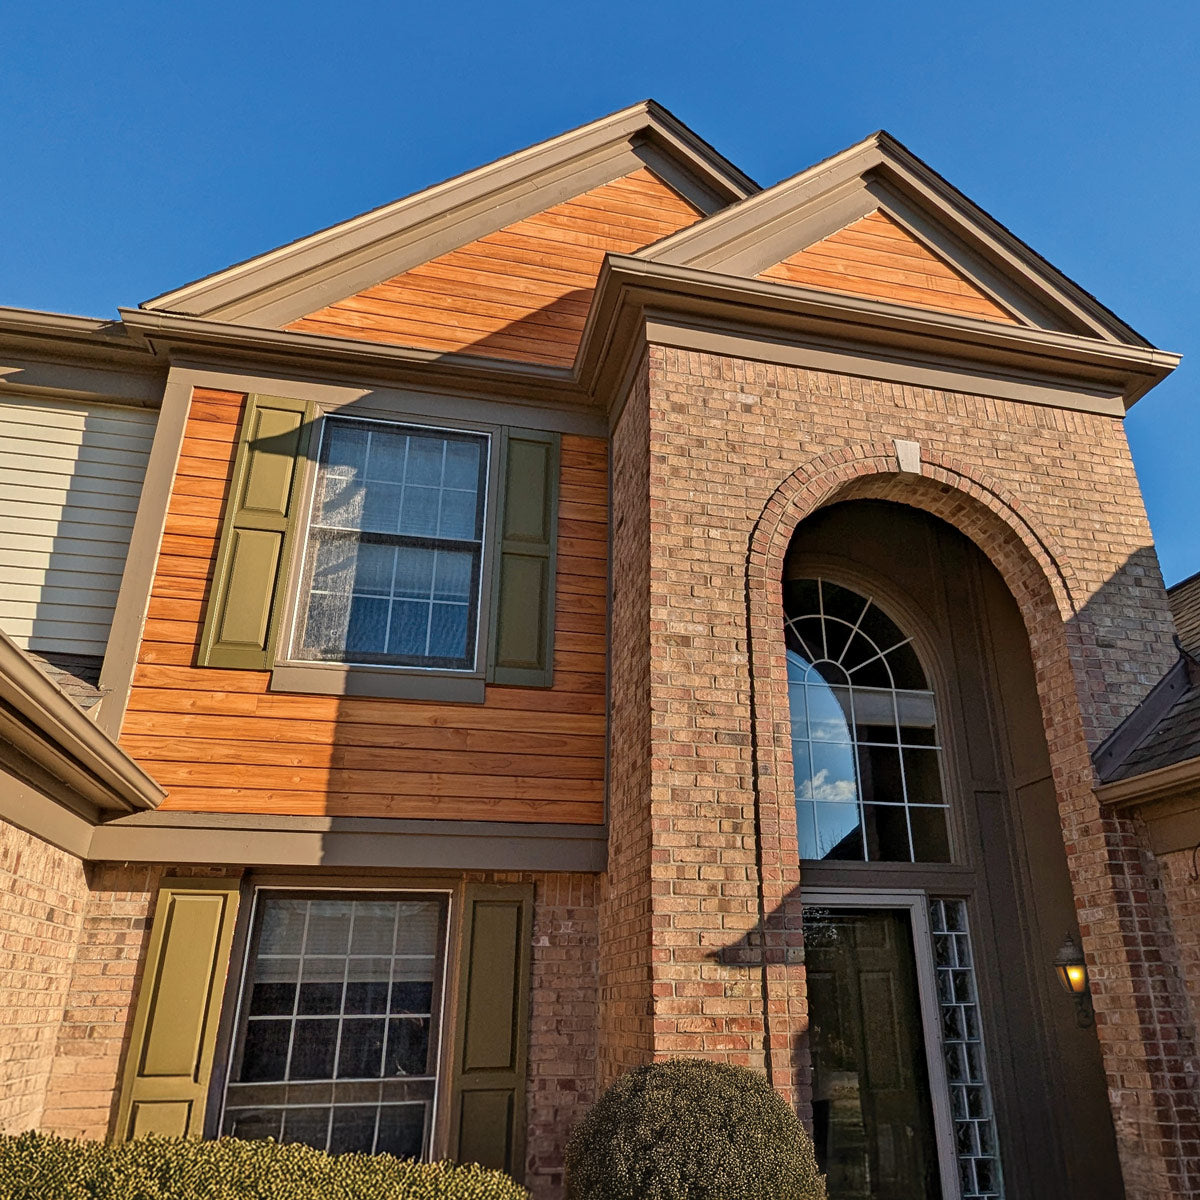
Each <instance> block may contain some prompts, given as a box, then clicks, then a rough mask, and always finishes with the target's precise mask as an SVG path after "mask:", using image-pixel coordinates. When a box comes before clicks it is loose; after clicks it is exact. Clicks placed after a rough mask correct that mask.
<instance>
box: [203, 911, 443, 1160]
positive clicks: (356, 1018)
mask: <svg viewBox="0 0 1200 1200" xmlns="http://www.w3.org/2000/svg"><path fill="white" fill-rule="evenodd" d="M445 942H446V903H445V900H444V899H443V898H441V897H436V896H411V895H410V896H405V897H403V898H391V897H387V896H376V897H363V898H361V899H360V898H356V897H353V896H346V895H345V894H343V895H341V896H331V895H321V896H312V897H304V896H294V895H293V896H289V895H267V894H260V897H259V900H258V903H257V906H256V928H255V931H254V935H253V937H252V942H251V944H252V947H253V949H252V952H251V962H250V965H249V967H248V972H249V977H248V979H247V981H246V987H245V990H244V996H243V1001H242V1003H243V1006H244V1007H243V1011H242V1013H241V1015H240V1019H239V1031H238V1033H237V1036H236V1041H235V1046H234V1059H233V1061H234V1062H235V1064H238V1069H237V1070H236V1071H235V1073H234V1076H233V1077H232V1078H231V1079H230V1080H229V1082H228V1086H227V1092H226V1114H225V1119H224V1122H223V1129H224V1130H225V1131H226V1132H229V1131H231V1130H234V1129H236V1130H238V1131H239V1132H240V1133H242V1134H243V1136H255V1137H258V1136H262V1137H275V1138H280V1137H281V1138H282V1140H284V1141H299V1142H305V1143H306V1144H308V1145H313V1146H316V1147H318V1148H319V1149H327V1148H332V1149H341V1150H351V1149H356V1150H361V1151H363V1152H364V1153H370V1152H373V1151H376V1150H378V1151H384V1150H396V1151H402V1152H403V1153H406V1154H409V1155H420V1154H422V1153H424V1152H425V1150H426V1149H427V1144H426V1139H427V1138H428V1136H429V1127H430V1123H431V1118H430V1113H431V1111H432V1107H431V1106H432V1103H433V1095H434V1087H435V1082H436V1081H435V1079H434V1075H433V1072H434V1070H435V1064H436V1061H437V1057H438V1029H437V1013H436V1008H437V995H436V993H437V984H438V981H439V980H440V979H441V977H442V972H443V970H444V952H445ZM293 1003H294V1004H295V1005H296V1007H297V1009H298V1012H297V1014H296V1015H293V1010H292V1004H293ZM377 1127H378V1129H379V1131H380V1132H379V1135H378V1139H379V1140H378V1144H377V1138H376V1128H377Z"/></svg>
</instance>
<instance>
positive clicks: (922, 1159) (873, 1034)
mask: <svg viewBox="0 0 1200 1200" xmlns="http://www.w3.org/2000/svg"><path fill="white" fill-rule="evenodd" d="M804 943H805V966H806V972H807V978H808V999H809V1049H810V1052H811V1055H812V1069H813V1079H812V1086H813V1105H812V1107H813V1139H814V1141H815V1143H816V1150H817V1161H818V1163H819V1164H820V1166H821V1170H822V1171H824V1172H825V1173H826V1176H827V1186H828V1190H829V1195H830V1197H831V1200H941V1196H942V1190H941V1186H940V1182H939V1172H938V1155H937V1143H936V1135H935V1131H934V1125H933V1107H932V1102H931V1098H930V1091H929V1078H928V1067H927V1063H926V1058H925V1044H924V1035H923V1032H922V1025H921V1014H920V1000H919V996H918V991H917V973H916V961H915V956H914V952H913V941H912V928H911V922H910V919H909V914H908V912H907V911H906V910H899V909H897V910H892V909H826V908H819V907H814V906H808V907H806V908H805V910H804Z"/></svg>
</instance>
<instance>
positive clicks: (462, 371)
mask: <svg viewBox="0 0 1200 1200" xmlns="http://www.w3.org/2000/svg"><path fill="white" fill-rule="evenodd" d="M121 315H122V317H123V319H124V320H125V323H126V324H127V325H128V327H129V329H130V331H131V333H132V334H133V335H134V336H135V337H137V338H140V339H142V340H143V341H145V343H146V344H147V345H148V346H150V347H151V348H152V349H153V351H154V352H155V353H156V354H158V355H160V356H162V357H163V358H164V359H168V360H170V361H171V362H186V363H188V364H191V365H205V366H225V365H240V366H250V367H253V368H254V369H255V370H256V371H261V370H263V369H265V368H268V367H269V368H273V369H275V370H277V371H278V372H279V373H280V375H281V377H284V378H286V377H287V376H288V375H289V374H295V373H297V372H303V373H308V372H311V373H314V374H316V373H320V374H322V375H323V376H325V377H327V378H329V379H330V380H345V381H347V382H354V383H389V384H413V385H418V386H421V387H435V388H437V387H441V388H449V389H452V390H460V389H464V388H466V389H471V390H474V391H483V392H486V393H489V394H492V395H496V396H504V397H510V396H515V397H519V398H522V399H526V400H531V401H535V402H540V403H547V404H554V405H563V406H567V407H578V406H579V405H581V404H582V405H586V404H587V403H588V397H587V395H586V394H585V393H584V392H583V391H582V390H581V389H580V388H579V385H578V382H577V376H576V373H575V372H574V371H572V370H571V369H570V368H566V367H550V366H544V365H541V364H538V363H522V362H518V361H515V360H509V359H501V358H485V357H482V356H479V355H472V354H457V353H443V352H440V351H436V350H423V349H420V348H416V347H409V346H395V345H390V344H384V343H380V342H367V341H355V340H352V339H349V338H338V337H326V336H324V335H322V334H312V333H297V332H293V331H290V330H281V329H259V328H255V327H253V326H247V325H229V324H225V323H224V322H221V321H207V320H203V319H201V318H198V317H188V316H183V315H180V314H177V313H151V312H145V311H144V310H141V309H122V310H121Z"/></svg>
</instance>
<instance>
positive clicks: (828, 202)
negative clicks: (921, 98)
mask: <svg viewBox="0 0 1200 1200" xmlns="http://www.w3.org/2000/svg"><path fill="white" fill-rule="evenodd" d="M873 184H874V185H875V187H874V188H872V185H873ZM880 184H882V185H884V190H881V189H880V188H879V186H878V185H880ZM886 189H892V190H893V191H894V192H895V193H896V194H897V195H899V196H900V197H902V198H903V199H907V200H908V201H909V202H910V203H912V204H915V205H916V206H917V208H918V210H921V211H923V212H925V213H927V214H929V217H930V219H931V220H932V223H933V224H934V225H939V226H944V227H945V228H946V230H947V231H948V232H949V233H950V234H952V235H953V236H954V237H956V238H958V239H959V240H960V241H961V242H962V243H963V245H964V246H965V247H966V249H967V250H968V251H969V255H968V256H967V257H965V258H963V257H959V260H958V261H957V262H956V264H955V265H957V266H958V267H959V268H960V269H961V270H963V271H964V272H965V273H966V274H968V276H971V277H972V278H974V279H975V280H976V282H977V283H978V284H979V286H980V287H982V288H983V290H985V291H987V292H988V293H989V294H991V295H993V296H994V297H995V298H996V299H997V301H998V302H999V303H1001V304H1002V305H1003V306H1004V307H1006V308H1008V309H1009V310H1010V311H1013V312H1014V315H1016V316H1018V318H1019V319H1025V320H1027V321H1029V322H1030V323H1032V324H1035V325H1038V324H1040V325H1043V326H1044V325H1045V324H1046V321H1045V319H1044V318H1041V319H1039V314H1038V311H1037V310H1038V309H1044V310H1046V311H1047V312H1049V313H1052V314H1055V315H1056V316H1057V317H1058V318H1059V320H1060V321H1061V322H1062V323H1063V324H1064V325H1066V326H1067V328H1068V329H1069V330H1071V331H1073V332H1078V333H1084V334H1089V333H1090V334H1091V335H1092V336H1094V337H1098V338H1103V339H1104V340H1107V341H1111V342H1117V343H1121V344H1123V345H1149V343H1148V342H1146V340H1145V339H1144V338H1143V337H1142V336H1141V335H1140V334H1139V333H1137V332H1136V331H1135V330H1134V329H1132V328H1131V327H1130V326H1128V325H1127V324H1125V323H1124V322H1123V321H1121V320H1120V319H1119V318H1118V317H1116V316H1115V315H1114V314H1113V313H1112V312H1111V311H1110V310H1109V309H1107V308H1105V307H1104V305H1102V304H1101V303H1100V302H1099V301H1098V300H1096V299H1095V297H1093V296H1092V295H1090V294H1089V293H1088V292H1087V291H1086V290H1084V289H1083V288H1081V287H1080V286H1079V285H1078V284H1076V283H1075V282H1074V281H1072V280H1071V279H1069V278H1068V277H1067V276H1066V275H1064V274H1063V273H1062V272H1061V271H1059V270H1058V269H1057V268H1055V267H1054V266H1052V265H1051V264H1050V263H1049V262H1047V261H1046V259H1044V258H1043V257H1042V256H1041V255H1039V254H1038V253H1037V252H1036V251H1034V250H1033V249H1032V248H1031V247H1029V246H1028V245H1027V244H1026V243H1024V242H1022V241H1021V240H1020V239H1019V238H1018V237H1016V236H1015V235H1014V234H1013V233H1011V232H1010V231H1009V230H1008V229H1006V228H1005V227H1004V226H1003V225H1002V224H1000V222H998V221H997V220H995V218H993V217H991V216H990V215H989V214H988V213H986V212H984V210H983V209H981V208H980V207H979V206H978V205H976V204H974V203H973V202H972V201H971V200H970V199H968V198H967V197H966V196H964V195H963V194H962V193H961V192H960V191H958V189H957V188H955V187H954V186H953V185H951V184H950V183H948V182H947V181H946V180H945V179H944V178H942V176H940V175H939V174H938V173H937V172H936V171H934V170H933V169H932V168H931V167H929V166H928V165H927V164H926V163H924V162H922V161H921V159H919V158H918V157H917V156H916V155H915V154H913V153H912V152H911V151H910V150H908V149H907V147H905V146H903V145H902V144H901V143H900V142H898V141H896V139H895V138H893V137H891V136H890V135H889V134H887V133H885V132H882V131H880V132H878V133H874V134H872V135H871V136H870V137H868V138H866V139H864V140H863V141H862V142H859V143H857V144H856V145H854V146H850V147H848V148H847V149H846V150H843V151H842V152H841V153H839V154H836V155H833V156H832V157H831V158H828V159H826V160H824V161H823V162H820V163H818V164H816V165H815V166H813V167H810V168H808V169H807V170H805V171H802V172H800V173H799V174H798V175H794V176H792V177H791V178H789V179H786V180H784V181H782V182H781V183H778V184H775V185H774V186H773V187H770V188H767V189H765V190H764V191H762V192H760V193H758V194H757V195H755V196H751V197H750V198H749V199H747V200H744V201H742V202H741V203H739V204H736V205H732V206H731V207H729V208H727V209H725V210H723V211H722V212H720V213H717V214H715V215H714V216H712V217H709V218H707V219H705V220H704V221H701V222H699V223H698V224H696V225H694V226H691V227H689V228H688V229H684V230H681V231H680V232H679V233H676V234H672V235H671V236H670V237H668V238H664V239H662V240H661V241H659V242H656V243H655V244H654V245H652V246H649V247H647V248H645V249H644V250H641V251H639V252H638V254H637V257H640V258H645V259H647V260H651V261H655V262H663V263H670V264H674V265H678V266H692V267H706V268H708V269H709V270H714V271H722V272H725V273H742V274H749V275H757V274H758V273H759V272H760V271H762V270H764V269H765V268H766V267H767V266H769V265H771V263H772V262H775V261H779V260H780V259H781V258H782V257H786V255H787V253H789V252H790V251H789V249H788V248H787V243H788V242H789V241H790V242H791V243H792V246H791V249H793V250H794V249H798V248H800V247H799V243H804V244H812V242H814V241H819V240H821V238H823V237H827V236H828V235H829V234H830V233H832V232H835V230H836V229H837V228H843V227H844V226H845V225H846V224H849V223H850V222H851V221H853V220H856V219H858V217H859V216H863V215H865V214H866V212H868V211H870V210H871V209H874V208H885V209H887V208H889V207H890V206H889V203H888V201H889V198H890V197H889V194H888V191H887V190H886ZM856 195H857V196H858V202H857V204H856V203H855V197H856ZM866 196H870V197H871V198H872V199H871V201H867V200H866V198H865V197H866ZM868 203H869V207H867V205H868ZM829 213H832V214H835V215H836V216H837V217H838V218H839V221H840V223H839V222H838V221H833V222H831V221H830V220H829V219H828V216H827V214H829ZM894 215H896V216H898V217H899V219H901V220H902V222H903V223H905V224H908V225H910V227H911V226H912V220H911V215H910V214H906V213H905V212H904V211H903V210H902V209H901V211H898V212H897V213H895V214H894ZM906 218H907V219H906ZM798 224H799V225H807V226H808V227H807V228H805V229H803V230H798V229H797V225H798ZM914 232H915V233H916V234H917V235H918V236H919V237H921V240H924V241H928V240H929V238H928V232H927V231H923V230H921V229H920V228H916V229H915V230H914ZM932 248H934V249H936V250H939V251H941V252H943V253H944V252H945V249H946V247H943V246H941V245H936V244H935V245H934V246H933V247H932ZM971 256H977V258H978V261H976V262H973V261H972V259H971ZM950 257H952V258H954V257H956V256H955V255H954V254H953V252H951V255H950ZM980 264H982V265H983V267H984V269H983V270H980V269H979V266H980ZM1021 293H1028V296H1029V298H1030V299H1031V300H1032V301H1033V304H1034V307H1033V308H1029V307H1028V305H1027V304H1025V305H1023V304H1021V303H1020V302H1019V296H1020V294H1021Z"/></svg>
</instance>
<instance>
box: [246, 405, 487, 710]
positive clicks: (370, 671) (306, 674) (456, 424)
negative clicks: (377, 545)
mask: <svg viewBox="0 0 1200 1200" xmlns="http://www.w3.org/2000/svg"><path fill="white" fill-rule="evenodd" d="M351 408H353V410H354V411H349V410H350V409H351ZM331 417H332V418H334V419H337V420H355V421H369V422H374V423H383V424H389V425H395V426H400V427H405V428H409V429H424V430H429V431H431V432H434V433H437V432H443V431H448V432H454V433H467V434H474V435H476V436H479V437H483V438H486V439H487V454H486V462H487V477H486V481H485V486H484V491H483V505H484V510H483V521H482V528H483V535H482V545H481V549H480V565H479V592H478V595H477V597H476V606H477V607H476V622H475V665H474V667H472V668H452V667H422V666H412V665H401V664H396V665H391V664H380V663H344V662H314V661H310V660H307V659H301V658H296V657H294V656H293V643H294V639H295V635H296V631H297V629H298V627H299V623H300V621H301V620H302V619H303V616H302V614H301V611H300V608H301V604H302V603H303V601H304V595H303V582H304V565H305V561H306V558H307V555H308V552H309V547H310V545H311V543H310V541H309V531H310V528H311V524H312V512H313V503H314V500H315V494H316V486H317V477H318V474H319V467H320V450H321V446H322V445H323V444H324V439H325V424H326V421H327V420H328V419H329V418H331ZM315 424H316V425H317V429H316V430H315V431H314V432H315V433H316V436H315V437H310V439H309V446H308V451H307V453H306V454H305V458H304V462H303V464H302V465H301V469H300V481H299V495H298V496H297V504H298V505H299V514H300V515H299V516H298V523H297V528H296V535H295V538H294V541H293V547H294V548H293V552H292V554H291V555H290V559H289V561H288V562H287V563H286V564H284V570H285V577H284V583H283V596H284V610H283V612H284V616H283V623H282V628H281V629H280V633H279V646H280V652H279V653H278V655H277V656H276V659H275V661H274V662H273V663H272V665H271V680H270V684H269V690H270V691H272V692H306V693H312V694H316V695H326V696H363V697H373V698H378V699H408V700H430V701H438V702H444V703H461V704H482V703H483V702H484V700H485V697H486V687H487V683H486V676H487V669H488V651H489V647H490V645H491V638H492V634H493V630H492V616H493V613H492V609H493V605H492V604H491V603H490V597H491V595H492V589H493V586H494V579H493V575H494V570H495V562H496V558H497V549H498V546H497V541H498V537H499V530H498V527H497V521H498V519H499V505H498V501H499V490H500V468H501V465H502V464H501V452H502V442H503V438H502V436H501V434H502V430H503V426H501V425H494V424H491V423H487V422H480V421H470V422H468V421H458V420H454V419H452V418H446V419H444V420H437V421H436V422H435V421H432V420H431V419H430V418H428V417H426V416H418V415H416V414H409V413H397V412H396V411H395V410H393V409H377V408H374V407H368V406H365V405H358V404H355V405H341V404H318V406H317V408H316V415H315Z"/></svg>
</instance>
